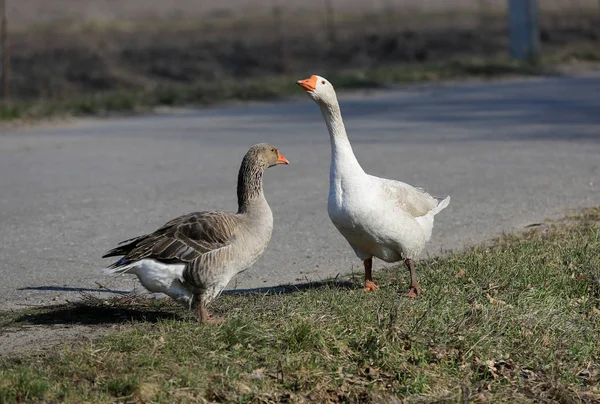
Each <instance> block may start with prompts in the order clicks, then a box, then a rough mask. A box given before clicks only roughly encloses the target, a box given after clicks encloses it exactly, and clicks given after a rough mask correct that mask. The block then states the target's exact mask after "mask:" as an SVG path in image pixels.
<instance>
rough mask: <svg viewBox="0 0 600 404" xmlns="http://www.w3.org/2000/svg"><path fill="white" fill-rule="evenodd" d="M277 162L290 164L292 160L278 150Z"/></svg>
mask: <svg viewBox="0 0 600 404" xmlns="http://www.w3.org/2000/svg"><path fill="white" fill-rule="evenodd" d="M277 164H290V162H289V161H288V159H286V158H285V157H283V154H281V153H279V152H277Z"/></svg>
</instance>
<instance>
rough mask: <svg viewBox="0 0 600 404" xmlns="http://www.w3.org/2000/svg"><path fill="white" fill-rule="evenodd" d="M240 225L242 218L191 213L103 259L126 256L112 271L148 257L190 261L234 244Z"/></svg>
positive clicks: (121, 246)
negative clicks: (239, 221) (239, 219)
mask: <svg viewBox="0 0 600 404" xmlns="http://www.w3.org/2000/svg"><path fill="white" fill-rule="evenodd" d="M237 225H238V218H237V217H236V215H234V214H232V213H227V212H195V213H190V214H189V215H185V216H180V217H178V218H175V219H173V220H171V221H170V222H168V223H167V224H165V225H164V226H162V227H161V228H160V229H158V230H156V231H155V232H154V233H151V234H148V235H144V236H140V237H136V238H133V239H130V240H125V241H124V242H122V243H121V245H119V246H118V247H116V248H114V249H112V250H110V251H109V252H108V253H106V254H105V255H104V256H103V258H106V257H115V256H120V255H122V256H123V258H121V259H120V260H119V261H117V262H115V263H114V264H112V265H111V266H110V267H109V268H116V267H120V266H122V265H126V264H127V263H130V262H132V261H137V260H141V259H144V258H154V259H156V260H159V261H162V262H173V261H180V262H190V261H192V260H194V259H196V258H198V257H199V256H201V255H202V254H205V253H207V252H210V251H213V250H216V249H218V248H222V247H225V246H226V245H229V244H231V242H232V241H233V239H234V237H235V236H234V233H235V229H236V227H237Z"/></svg>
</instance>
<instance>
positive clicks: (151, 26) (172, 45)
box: [0, 2, 600, 121]
mask: <svg viewBox="0 0 600 404" xmlns="http://www.w3.org/2000/svg"><path fill="white" fill-rule="evenodd" d="M480 3H481V5H482V6H483V3H484V2H476V3H473V4H471V6H473V5H477V4H480ZM57 4H58V3H57ZM282 4H283V3H282ZM490 4H491V3H490ZM317 6H318V7H321V6H322V4H321V3H318V4H316V3H315V5H314V7H317ZM546 6H548V5H546ZM23 7H26V8H27V7H29V8H28V9H27V13H25V12H24V11H23V10H24V9H23V10H22V11H23V15H26V14H29V15H36V9H35V7H40V6H39V4H38V5H37V6H36V5H35V4H34V3H31V5H29V6H27V5H26V4H25V3H23V4H22V5H20V6H19V8H23ZM55 7H58V6H55ZM63 7H65V9H64V11H65V13H66V14H65V15H69V9H68V7H67V6H66V5H63ZM165 7H168V5H167V4H165ZM224 7H225V5H224ZM390 7H391V3H390ZM43 10H44V9H42V11H43ZM394 10H395V11H394V13H393V16H392V15H390V11H389V10H388V11H385V10H379V12H377V13H375V12H374V10H370V11H368V12H367V11H365V12H360V13H358V12H345V13H342V10H339V12H338V13H336V14H335V19H334V21H333V22H334V23H333V24H328V23H326V16H325V13H323V15H319V18H317V19H307V18H305V17H302V18H299V17H300V15H298V14H297V13H299V11H298V10H295V9H294V8H293V7H291V6H290V7H289V9H288V8H287V6H282V8H281V9H277V8H275V9H273V10H271V9H270V8H269V7H268V6H267V7H266V8H265V9H264V10H262V14H259V15H248V16H246V15H243V14H241V15H240V14H236V13H234V12H233V11H234V10H229V11H230V12H222V13H216V14H213V15H207V16H205V17H204V18H199V17H197V18H196V19H185V18H183V17H181V18H175V17H173V18H170V17H168V13H167V14H166V15H163V16H156V17H155V18H150V19H147V20H144V19H143V18H142V16H143V15H145V14H144V6H143V5H142V2H140V6H139V14H140V15H139V16H138V17H139V18H134V17H133V16H130V18H131V20H126V19H125V20H118V19H117V20H115V21H112V20H106V21H103V20H98V21H95V20H90V21H86V20H85V19H83V20H80V19H71V20H69V19H68V18H66V17H65V19H64V20H60V18H59V17H60V14H57V16H56V18H58V20H55V21H53V20H49V21H46V20H44V19H42V20H41V21H39V22H38V23H37V24H33V25H28V26H20V27H18V26H17V27H14V28H13V29H12V31H10V32H9V39H10V41H9V43H10V52H9V55H10V58H11V63H10V66H11V69H10V82H9V90H10V93H11V102H10V103H8V104H6V105H2V106H0V121H2V120H4V121H21V120H31V119H44V118H50V117H61V116H86V115H106V114H114V113H117V114H131V113H139V112H151V111H152V110H153V109H155V108H156V107H160V106H167V107H170V106H206V105H211V104H215V103H221V102H226V101H235V100H273V99H279V98H282V97H286V96H290V95H294V94H300V93H299V92H298V91H299V90H298V89H297V88H296V86H295V84H294V82H295V81H296V80H297V79H300V78H304V77H306V76H308V75H310V74H320V75H324V76H326V77H327V78H328V79H330V80H331V81H332V82H334V83H335V86H336V88H337V89H356V88H377V87H388V86H394V85H398V84H403V83H414V82H432V81H440V80H449V79H466V78H483V79H489V78H498V77H510V76H531V75H548V74H560V73H559V72H564V70H563V69H562V67H563V66H565V65H567V66H569V67H568V68H567V72H569V71H571V70H581V69H582V67H581V66H582V65H585V64H590V65H592V66H595V67H597V66H599V65H600V51H599V50H598V40H599V38H600V31H598V28H597V18H596V16H597V10H595V9H589V10H588V9H585V8H578V7H571V6H569V7H567V8H566V9H564V10H561V9H560V8H559V9H556V10H554V9H552V8H551V7H550V8H549V9H544V10H542V11H544V12H543V13H541V16H540V18H541V41H542V50H543V57H542V58H541V60H537V61H532V62H526V63H518V62H514V61H511V60H510V59H509V58H508V31H507V24H506V15H505V14H504V13H503V12H500V11H498V9H497V8H494V7H492V8H489V10H486V8H485V7H484V8H482V9H479V8H477V7H476V8H475V9H472V7H471V8H469V7H467V8H465V9H462V8H459V9H457V10H456V13H454V14H452V13H435V12H429V13H425V12H423V13H419V12H416V11H415V10H412V9H411V10H412V11H411V10H405V9H403V8H402V7H401V6H399V5H396V6H394ZM271 11H272V13H271ZM409 11H410V12H409ZM295 13H296V14H295ZM40 15H43V13H41V14H40ZM302 15H304V14H302ZM40 18H41V17H40ZM34 20H35V18H34ZM57 21H58V22H57ZM558 66H561V68H560V69H559V68H558ZM584 70H585V69H584Z"/></svg>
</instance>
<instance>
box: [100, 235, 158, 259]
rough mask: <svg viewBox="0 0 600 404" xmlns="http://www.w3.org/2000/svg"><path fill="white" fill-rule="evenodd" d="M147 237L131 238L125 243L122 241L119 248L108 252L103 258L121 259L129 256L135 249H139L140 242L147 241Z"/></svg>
mask: <svg viewBox="0 0 600 404" xmlns="http://www.w3.org/2000/svg"><path fill="white" fill-rule="evenodd" d="M147 237H148V236H140V237H134V238H130V239H128V240H125V241H121V242H120V243H119V245H118V246H117V247H115V248H113V249H112V250H110V251H108V252H107V253H106V254H104V255H103V256H102V258H108V257H119V256H121V255H127V254H129V253H130V252H131V251H132V250H133V249H134V248H135V247H137V245H138V244H139V242H140V241H142V240H145V239H146V238H147ZM125 243H127V244H125Z"/></svg>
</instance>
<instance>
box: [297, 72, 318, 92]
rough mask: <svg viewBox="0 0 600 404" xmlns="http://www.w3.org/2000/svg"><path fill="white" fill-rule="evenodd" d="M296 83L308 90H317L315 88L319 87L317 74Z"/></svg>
mask: <svg viewBox="0 0 600 404" xmlns="http://www.w3.org/2000/svg"><path fill="white" fill-rule="evenodd" d="M296 84H298V85H299V86H300V87H302V88H303V89H304V90H306V91H315V88H316V87H317V76H315V75H312V76H310V78H308V79H304V80H298V81H297V82H296Z"/></svg>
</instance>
